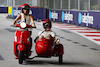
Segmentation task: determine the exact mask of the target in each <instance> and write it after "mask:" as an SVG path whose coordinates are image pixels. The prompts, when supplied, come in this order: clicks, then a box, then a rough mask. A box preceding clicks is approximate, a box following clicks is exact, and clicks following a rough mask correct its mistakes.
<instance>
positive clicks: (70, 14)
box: [0, 7, 100, 29]
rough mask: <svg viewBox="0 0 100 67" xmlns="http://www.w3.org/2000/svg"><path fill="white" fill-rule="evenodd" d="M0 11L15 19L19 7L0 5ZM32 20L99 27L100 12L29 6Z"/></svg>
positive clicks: (18, 12)
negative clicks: (47, 20)
mask: <svg viewBox="0 0 100 67" xmlns="http://www.w3.org/2000/svg"><path fill="white" fill-rule="evenodd" d="M0 13H9V14H11V15H12V18H13V19H15V18H16V17H17V15H18V14H20V13H21V10H20V8H19V7H13V8H12V7H0ZM30 14H32V16H33V18H34V20H37V19H41V20H44V19H47V18H48V19H49V20H51V21H54V22H58V23H59V22H61V23H68V24H74V25H78V26H84V27H91V28H97V29H100V12H95V11H74V10H73V11H71V10H50V9H46V8H31V11H30Z"/></svg>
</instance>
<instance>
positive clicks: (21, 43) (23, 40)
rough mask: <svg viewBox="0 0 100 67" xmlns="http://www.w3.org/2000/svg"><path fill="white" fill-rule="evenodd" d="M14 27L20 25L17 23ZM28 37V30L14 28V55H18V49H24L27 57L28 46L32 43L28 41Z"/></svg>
mask: <svg viewBox="0 0 100 67" xmlns="http://www.w3.org/2000/svg"><path fill="white" fill-rule="evenodd" d="M16 27H20V24H17V25H16ZM30 38H31V37H30V32H29V31H28V30H27V29H18V30H16V32H15V38H14V54H15V56H17V57H18V51H25V53H26V55H27V57H28V56H29V53H30V52H29V50H30V46H31V45H32V43H31V42H30ZM31 39H32V38H31Z"/></svg>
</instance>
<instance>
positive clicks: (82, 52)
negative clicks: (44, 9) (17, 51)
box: [0, 14, 100, 67]
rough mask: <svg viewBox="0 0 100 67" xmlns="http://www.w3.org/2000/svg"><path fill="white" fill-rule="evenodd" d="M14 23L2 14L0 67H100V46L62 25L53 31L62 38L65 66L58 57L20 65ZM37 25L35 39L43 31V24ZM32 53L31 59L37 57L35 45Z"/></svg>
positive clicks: (34, 32)
mask: <svg viewBox="0 0 100 67" xmlns="http://www.w3.org/2000/svg"><path fill="white" fill-rule="evenodd" d="M13 21H14V20H12V19H6V18H5V15H4V14H0V67H100V45H99V44H98V43H95V42H94V41H92V40H90V39H88V38H86V37H84V36H83V34H82V36H81V34H77V33H76V32H75V31H73V30H70V29H68V28H67V29H64V28H61V27H59V25H61V24H59V25H58V24H57V23H53V27H52V30H53V31H55V32H56V34H57V37H56V38H60V42H61V43H62V44H63V46H64V55H63V64H59V63H58V57H51V58H34V59H32V60H26V61H24V63H23V64H22V65H20V64H19V63H18V60H16V59H15V56H14V53H13V41H14V33H15V31H16V29H17V28H13V27H10V25H11V24H12V23H13ZM35 24H36V26H37V28H36V29H33V31H32V38H33V39H34V38H35V37H36V35H37V33H38V32H39V31H41V30H43V27H42V25H41V22H35ZM64 25H65V24H64ZM66 25H70V24H66ZM71 26H73V25H71ZM94 30H95V29H94ZM32 51H33V53H32V55H31V57H33V56H35V55H36V53H35V43H33V47H32Z"/></svg>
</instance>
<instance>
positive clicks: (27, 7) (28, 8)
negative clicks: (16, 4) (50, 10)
mask: <svg viewBox="0 0 100 67" xmlns="http://www.w3.org/2000/svg"><path fill="white" fill-rule="evenodd" d="M23 9H27V10H28V12H29V10H30V6H29V5H28V4H23V5H22V7H21V11H22V13H24V12H23Z"/></svg>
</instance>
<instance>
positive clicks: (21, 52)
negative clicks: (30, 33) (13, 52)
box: [18, 51, 24, 64]
mask: <svg viewBox="0 0 100 67" xmlns="http://www.w3.org/2000/svg"><path fill="white" fill-rule="evenodd" d="M18 58H19V64H22V63H23V60H24V52H23V51H18Z"/></svg>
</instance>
